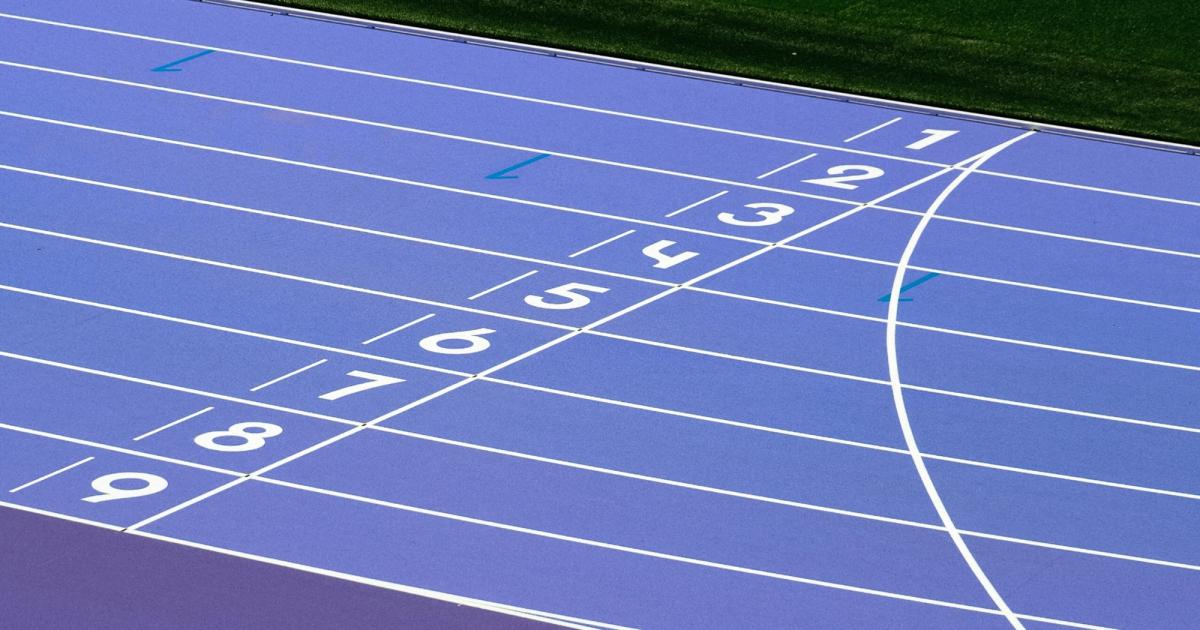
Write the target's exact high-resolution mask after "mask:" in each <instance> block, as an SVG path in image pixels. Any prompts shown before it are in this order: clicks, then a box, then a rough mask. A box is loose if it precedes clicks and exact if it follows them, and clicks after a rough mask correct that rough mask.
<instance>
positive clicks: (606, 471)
mask: <svg viewBox="0 0 1200 630" xmlns="http://www.w3.org/2000/svg"><path fill="white" fill-rule="evenodd" d="M371 428H372V429H374V430H376V431H382V432H384V433H391V434H395V435H401V436H404V437H408V438H412V439H416V440H421V441H425V442H435V443H438V444H446V445H448V446H455V447H458V448H464V449H467V450H473V451H481V452H485V453H490V454H493V455H500V456H503V457H512V458H515V459H522V460H526V461H534V462H539V463H543V464H550V465H552V466H561V467H564V468H573V469H575V470H586V471H588V472H594V473H599V474H602V475H607V476H611V477H623V478H625V479H636V480H638V481H645V482H648V483H653V484H656V485H663V486H672V487H675V488H685V489H687V490H695V491H697V492H703V493H705V494H716V495H722V496H728V497H736V498H739V499H745V500H749V501H756V502H759V503H771V504H775V505H785V506H788V507H794V508H799V509H802V510H809V511H813V512H824V513H826V514H837V515H840V516H848V517H851V518H857V519H863V520H869V521H878V522H881V523H891V524H893V525H904V526H906V527H915V528H918V529H933V530H939V531H941V530H942V529H943V528H942V527H941V526H940V525H934V524H932V523H922V522H920V521H913V520H909V519H903V518H895V517H891V516H882V515H878V514H869V513H866V512H859V511H856V510H846V509H841V508H835V507H829V506H824V505H817V504H814V503H806V502H803V501H793V500H790V499H781V498H777V497H771V496H765V495H761V494H754V493H750V492H739V491H736V490H728V489H725V488H717V487H714V486H707V485H703V484H696V483H688V482H686V481H677V480H674V479H667V478H664V477H656V476H653V475H643V474H639V473H634V472H628V471H624V470H617V469H613V468H605V467H603V466H593V465H591V464H582V463H578V462H572V461H568V460H563V459H557V458H553V457H543V456H541V455H533V454H530V453H522V452H519V451H511V450H508V449H502V448H496V447H492V446H485V445H482V444H474V443H471V442H461V441H458V440H452V439H449V438H442V437H437V436H433V435H428V434H424V433H413V432H411V431H405V430H403V429H395V428H392V427H387V426H382V425H375V426H372V427H371Z"/></svg>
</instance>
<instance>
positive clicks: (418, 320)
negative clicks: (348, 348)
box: [362, 313, 434, 346]
mask: <svg viewBox="0 0 1200 630" xmlns="http://www.w3.org/2000/svg"><path fill="white" fill-rule="evenodd" d="M433 316H434V313H430V314H428V315H422V316H421V317H418V318H416V319H414V320H412V321H411V322H408V323H407V324H400V325H399V326H397V327H395V328H393V329H391V330H389V331H387V332H382V333H379V334H378V335H375V336H374V337H371V338H370V339H368V340H366V341H364V342H362V345H364V346H367V345H370V344H373V343H375V342H376V341H379V340H380V339H383V338H384V337H387V336H388V335H392V334H395V333H398V332H400V331H401V330H404V329H405V328H409V327H410V326H416V325H417V324H420V323H421V322H423V321H425V320H427V319H429V318H430V317H433Z"/></svg>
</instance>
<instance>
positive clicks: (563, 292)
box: [525, 282, 608, 311]
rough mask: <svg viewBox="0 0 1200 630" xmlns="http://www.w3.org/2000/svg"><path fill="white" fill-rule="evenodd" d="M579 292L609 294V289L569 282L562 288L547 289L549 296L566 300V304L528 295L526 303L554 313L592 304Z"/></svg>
mask: <svg viewBox="0 0 1200 630" xmlns="http://www.w3.org/2000/svg"><path fill="white" fill-rule="evenodd" d="M579 291H586V292H588V293H608V289H606V288H604V287H597V286H593V285H590V284H583V283H582V282H568V283H566V284H564V285H562V286H558V287H554V288H553V289H546V291H545V292H546V293H548V294H549V295H554V296H557V297H561V298H566V300H567V301H566V302H557V301H556V302H551V301H549V300H547V299H546V298H544V297H542V296H540V295H527V296H525V303H526V304H528V305H530V306H533V307H536V308H545V309H549V310H552V311H562V310H567V309H572V308H581V307H584V306H587V305H588V304H590V303H591V302H592V299H591V298H589V297H588V296H586V295H583V294H582V293H579Z"/></svg>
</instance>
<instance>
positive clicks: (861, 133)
mask: <svg viewBox="0 0 1200 630" xmlns="http://www.w3.org/2000/svg"><path fill="white" fill-rule="evenodd" d="M900 119H901V117H900V116H897V117H895V118H893V119H891V120H889V121H887V122H885V123H881V124H878V125H875V126H874V127H871V128H870V129H867V130H866V131H860V132H858V133H856V134H854V135H853V136H850V137H849V138H846V139H845V140H842V142H844V143H846V142H854V141H855V140H858V139H859V138H861V137H863V136H865V135H867V134H872V133H875V132H876V131H879V130H880V129H883V128H884V127H887V126H888V125H891V124H894V123H897V122H900Z"/></svg>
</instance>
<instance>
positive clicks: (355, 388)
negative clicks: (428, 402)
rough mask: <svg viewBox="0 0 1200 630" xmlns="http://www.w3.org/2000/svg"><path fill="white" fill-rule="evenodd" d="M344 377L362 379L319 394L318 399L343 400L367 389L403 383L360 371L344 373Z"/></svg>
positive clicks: (394, 378)
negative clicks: (359, 381)
mask: <svg viewBox="0 0 1200 630" xmlns="http://www.w3.org/2000/svg"><path fill="white" fill-rule="evenodd" d="M346 376H353V377H354V378H361V379H363V382H361V383H355V384H354V385H349V386H347V387H343V388H341V389H335V390H333V391H331V392H329V393H327V394H321V395H320V396H318V398H320V399H321V400H337V399H339V398H344V397H346V396H349V395H351V394H357V393H359V392H365V391H367V390H369V389H375V388H376V387H383V386H385V385H395V384H396V383H403V382H404V379H402V378H396V377H394V376H384V375H382V374H372V373H370V372H363V371H361V370H351V371H349V372H346Z"/></svg>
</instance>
